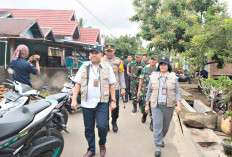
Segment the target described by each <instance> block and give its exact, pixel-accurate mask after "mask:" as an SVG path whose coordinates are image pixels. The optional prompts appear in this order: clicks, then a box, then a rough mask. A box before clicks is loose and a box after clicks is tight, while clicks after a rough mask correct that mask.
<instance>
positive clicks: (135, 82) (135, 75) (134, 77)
mask: <svg viewBox="0 0 232 157" xmlns="http://www.w3.org/2000/svg"><path fill="white" fill-rule="evenodd" d="M144 67H145V64H144V63H142V62H141V54H140V53H136V54H135V60H133V61H131V62H130V63H129V64H128V66H127V73H129V69H130V68H131V73H129V76H130V77H131V80H130V81H131V82H130V83H131V89H130V92H131V94H132V99H133V110H132V112H133V113H135V112H137V103H138V100H137V92H138V87H139V76H140V74H141V72H142V69H143V68H144Z"/></svg>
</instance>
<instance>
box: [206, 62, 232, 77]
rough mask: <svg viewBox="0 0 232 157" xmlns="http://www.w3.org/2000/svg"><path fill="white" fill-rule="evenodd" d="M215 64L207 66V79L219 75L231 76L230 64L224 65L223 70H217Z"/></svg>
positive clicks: (231, 68)
mask: <svg viewBox="0 0 232 157" xmlns="http://www.w3.org/2000/svg"><path fill="white" fill-rule="evenodd" d="M216 66H217V64H209V77H210V78H217V77H218V76H220V75H232V64H229V63H226V64H225V66H224V68H222V69H217V67H216Z"/></svg>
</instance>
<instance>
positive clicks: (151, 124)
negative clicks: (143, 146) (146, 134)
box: [150, 120, 153, 131]
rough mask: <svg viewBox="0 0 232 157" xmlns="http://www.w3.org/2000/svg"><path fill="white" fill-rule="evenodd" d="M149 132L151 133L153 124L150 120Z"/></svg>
mask: <svg viewBox="0 0 232 157" xmlns="http://www.w3.org/2000/svg"><path fill="white" fill-rule="evenodd" d="M150 130H151V131H153V122H152V120H151V122H150Z"/></svg>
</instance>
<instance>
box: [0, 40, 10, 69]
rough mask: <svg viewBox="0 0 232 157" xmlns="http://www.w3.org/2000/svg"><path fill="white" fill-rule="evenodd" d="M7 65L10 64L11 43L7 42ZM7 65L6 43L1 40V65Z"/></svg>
mask: <svg viewBox="0 0 232 157" xmlns="http://www.w3.org/2000/svg"><path fill="white" fill-rule="evenodd" d="M6 62H7V65H9V64H10V44H9V43H8V44H7V58H6ZM4 65H5V43H4V42H0V66H4Z"/></svg>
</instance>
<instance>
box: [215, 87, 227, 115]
mask: <svg viewBox="0 0 232 157" xmlns="http://www.w3.org/2000/svg"><path fill="white" fill-rule="evenodd" d="M224 97H225V95H224V94H223V92H222V91H219V92H218V93H217V95H216V98H215V100H214V103H213V109H214V111H216V112H219V111H220V110H223V111H227V109H228V104H226V103H225V100H224Z"/></svg>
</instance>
